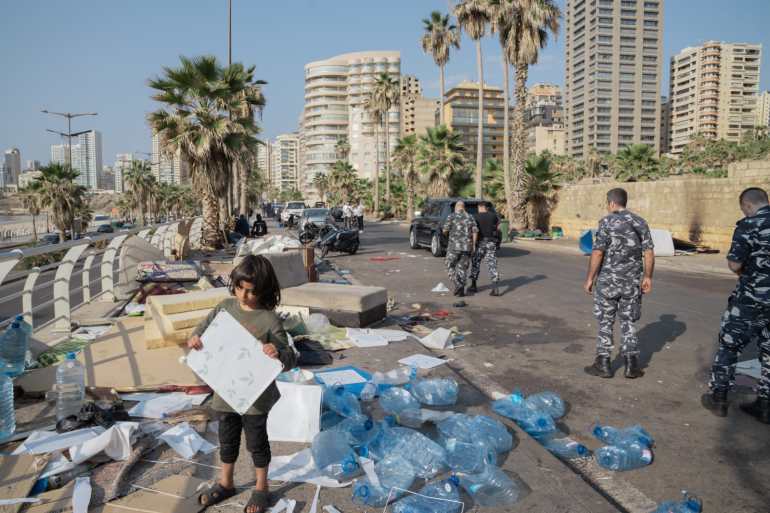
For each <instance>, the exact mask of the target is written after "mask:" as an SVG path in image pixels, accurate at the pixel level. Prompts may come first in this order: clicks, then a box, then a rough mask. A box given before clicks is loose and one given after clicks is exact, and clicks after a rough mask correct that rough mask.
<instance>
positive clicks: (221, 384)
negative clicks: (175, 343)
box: [186, 311, 283, 415]
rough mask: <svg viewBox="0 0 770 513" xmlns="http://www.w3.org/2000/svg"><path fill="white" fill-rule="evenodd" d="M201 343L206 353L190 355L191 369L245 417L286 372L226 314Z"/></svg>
mask: <svg viewBox="0 0 770 513" xmlns="http://www.w3.org/2000/svg"><path fill="white" fill-rule="evenodd" d="M201 341H202V342H203V349H201V350H200V351H190V353H189V354H188V355H187V360H186V361H187V365H188V366H189V367H190V368H191V369H192V370H193V372H195V374H197V375H198V376H199V377H200V378H201V379H202V380H203V381H205V382H206V384H208V385H209V386H210V387H211V388H212V389H213V390H214V391H215V392H216V393H217V394H219V396H220V397H221V398H222V399H223V400H224V401H225V402H226V403H227V404H229V405H230V407H231V408H232V409H234V410H235V411H236V412H238V413H240V414H241V415H243V414H244V413H246V411H247V410H248V409H249V408H250V407H251V405H252V404H254V401H256V400H257V399H258V398H259V396H260V395H262V392H264V391H265V389H266V388H267V387H268V386H269V385H270V383H272V382H273V381H275V378H277V377H278V374H280V373H281V371H282V370H283V365H282V364H281V362H280V361H278V360H276V359H275V358H270V357H269V356H267V355H266V354H265V353H263V352H262V343H261V342H259V341H258V340H257V339H256V338H254V336H253V335H252V334H251V333H249V331H248V330H247V329H246V328H244V327H243V326H242V325H241V324H240V323H239V322H238V321H236V320H235V318H234V317H233V316H232V315H230V314H229V313H227V312H225V311H222V312H219V313H218V314H217V316H216V317H214V320H213V321H211V324H210V325H209V327H208V328H206V331H205V332H204V333H203V335H202V336H201Z"/></svg>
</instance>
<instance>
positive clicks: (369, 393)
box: [358, 381, 377, 403]
mask: <svg viewBox="0 0 770 513" xmlns="http://www.w3.org/2000/svg"><path fill="white" fill-rule="evenodd" d="M375 397H377V385H375V384H374V383H372V382H371V381H367V382H366V383H364V386H363V388H362V389H361V392H360V393H359V394H358V398H359V399H361V400H362V401H364V402H367V403H368V402H369V401H374V398H375Z"/></svg>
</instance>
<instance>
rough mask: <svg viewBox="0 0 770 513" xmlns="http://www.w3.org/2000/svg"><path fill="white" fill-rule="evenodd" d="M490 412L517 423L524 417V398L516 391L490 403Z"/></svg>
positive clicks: (525, 407) (525, 409)
mask: <svg viewBox="0 0 770 513" xmlns="http://www.w3.org/2000/svg"><path fill="white" fill-rule="evenodd" d="M492 410H493V411H494V412H495V413H497V414H498V415H502V416H503V417H508V418H509V419H513V420H516V421H518V420H519V419H520V418H522V417H523V416H524V414H525V413H526V411H527V410H528V407H527V405H526V403H525V402H524V396H523V395H522V394H521V392H520V391H518V390H516V391H514V392H513V393H512V394H510V395H506V396H505V397H501V398H500V399H496V400H494V401H492Z"/></svg>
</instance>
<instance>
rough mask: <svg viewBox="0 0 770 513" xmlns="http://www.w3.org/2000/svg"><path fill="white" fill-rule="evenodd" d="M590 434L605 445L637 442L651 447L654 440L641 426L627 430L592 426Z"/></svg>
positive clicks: (637, 425)
mask: <svg viewBox="0 0 770 513" xmlns="http://www.w3.org/2000/svg"><path fill="white" fill-rule="evenodd" d="M591 434H593V435H594V437H595V438H596V439H597V440H599V441H600V442H604V443H605V444H607V445H623V444H624V443H626V442H628V441H631V442H639V443H641V444H643V445H645V446H646V447H652V445H653V444H654V443H655V440H654V439H653V438H652V435H651V434H649V433H648V432H647V431H646V430H645V429H644V428H643V427H642V426H640V425H639V424H636V425H634V426H630V427H627V428H615V427H612V426H602V425H600V424H598V423H597V424H594V425H593V427H592V428H591Z"/></svg>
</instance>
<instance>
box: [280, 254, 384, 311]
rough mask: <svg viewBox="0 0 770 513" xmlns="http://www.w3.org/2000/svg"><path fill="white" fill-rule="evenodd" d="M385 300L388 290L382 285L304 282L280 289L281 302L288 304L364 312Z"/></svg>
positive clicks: (382, 303)
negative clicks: (367, 285)
mask: <svg viewBox="0 0 770 513" xmlns="http://www.w3.org/2000/svg"><path fill="white" fill-rule="evenodd" d="M300 258H301V257H300ZM387 302H388V291H387V289H385V288H383V287H362V286H358V285H338V284H336V283H305V284H303V285H300V286H298V287H290V288H286V289H283V290H281V304H282V305H289V306H307V307H309V308H322V309H325V310H341V311H347V312H365V311H368V310H371V309H374V308H376V307H378V306H380V305H385V304H387Z"/></svg>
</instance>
